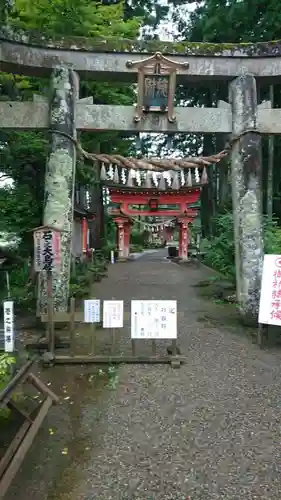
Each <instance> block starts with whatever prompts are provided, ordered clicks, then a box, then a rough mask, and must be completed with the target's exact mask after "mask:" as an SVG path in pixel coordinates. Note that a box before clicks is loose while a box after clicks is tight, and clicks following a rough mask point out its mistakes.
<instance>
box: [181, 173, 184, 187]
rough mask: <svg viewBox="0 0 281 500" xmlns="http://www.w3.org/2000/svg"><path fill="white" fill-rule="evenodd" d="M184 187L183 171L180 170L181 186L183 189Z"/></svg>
mask: <svg viewBox="0 0 281 500" xmlns="http://www.w3.org/2000/svg"><path fill="white" fill-rule="evenodd" d="M184 185H185V178H184V171H183V170H181V186H182V187H183V186H184Z"/></svg>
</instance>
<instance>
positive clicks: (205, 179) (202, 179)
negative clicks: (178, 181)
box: [201, 167, 208, 184]
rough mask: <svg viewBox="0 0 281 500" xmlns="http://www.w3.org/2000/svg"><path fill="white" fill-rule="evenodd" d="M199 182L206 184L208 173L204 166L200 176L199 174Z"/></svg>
mask: <svg viewBox="0 0 281 500" xmlns="http://www.w3.org/2000/svg"><path fill="white" fill-rule="evenodd" d="M201 184H208V174H207V169H206V167H204V168H203V172H202V176H201Z"/></svg>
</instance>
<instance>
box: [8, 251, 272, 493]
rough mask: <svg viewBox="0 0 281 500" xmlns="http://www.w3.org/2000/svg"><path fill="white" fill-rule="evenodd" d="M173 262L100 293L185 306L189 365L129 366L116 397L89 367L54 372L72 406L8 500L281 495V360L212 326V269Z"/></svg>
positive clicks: (54, 423)
mask: <svg viewBox="0 0 281 500" xmlns="http://www.w3.org/2000/svg"><path fill="white" fill-rule="evenodd" d="M163 255H164V253H163V252H159V253H154V254H151V255H147V256H143V257H141V258H140V259H138V260H136V261H135V262H132V263H127V264H117V265H114V266H111V268H110V273H109V277H108V278H107V279H105V280H104V281H103V282H102V283H101V284H100V286H99V296H100V297H101V298H107V299H110V298H113V297H115V298H120V299H124V300H125V303H126V307H127V308H128V304H129V301H130V299H133V298H143V299H152V298H155V299H177V300H178V310H179V312H180V315H179V325H178V327H179V338H180V346H181V350H182V352H183V353H184V354H185V355H186V356H187V363H186V364H185V365H184V366H182V367H181V368H180V369H179V370H172V369H171V368H170V367H169V366H165V365H159V366H141V365H139V366H135V365H129V366H122V367H120V368H119V369H118V383H117V386H116V388H115V389H114V388H113V389H111V390H109V391H107V396H106V397H104V396H102V394H103V392H102V391H101V392H97V389H93V387H92V386H91V383H90V382H89V380H90V378H89V379H87V381H85V378H83V376H80V373H82V372H83V371H84V368H83V369H82V368H79V370H78V372H77V371H76V372H75V369H74V368H73V367H68V368H61V367H58V368H57V367H56V368H54V369H52V371H49V372H47V375H46V374H45V377H49V378H51V379H52V383H53V387H54V388H58V387H59V386H60V387H62V389H61V391H60V393H61V394H62V395H63V394H65V393H66V394H68V396H67V397H69V398H70V403H73V404H72V406H71V404H69V401H68V400H67V401H63V403H64V404H62V405H61V406H60V407H58V408H57V409H54V410H52V412H51V413H50V415H49V417H48V421H47V422H46V423H45V426H44V428H43V429H42V430H41V431H40V435H39V437H38V439H37V440H36V441H35V443H34V445H33V449H32V450H31V452H30V454H29V456H28V457H27V459H26V461H25V464H24V466H23V468H22V471H21V472H20V473H19V474H18V476H17V479H16V480H15V482H14V484H13V485H12V487H11V488H10V491H9V493H8V494H7V496H6V498H5V500H15V499H19V500H111V499H112V500H125V499H127V500H129V499H139V500H149V499H153V500H166V499H170V500H184V499H187V498H189V497H190V498H191V500H216V499H228V500H240V499H241V500H242V499H243V500H254V499H257V500H263V499H264V500H278V499H280V498H281V475H280V472H281V470H280V469H281V432H280V428H281V427H280V426H281V391H280V381H281V364H280V361H281V355H280V352H279V350H278V349H273V350H271V351H260V350H259V348H258V347H257V346H256V345H255V344H253V343H252V342H251V341H250V340H249V339H248V338H246V336H243V335H237V334H235V333H233V329H232V331H231V328H230V327H228V326H225V327H224V326H220V327H218V326H214V323H213V324H210V323H208V322H205V323H204V322H202V317H203V316H204V315H205V314H209V313H210V314H213V315H217V317H220V315H222V314H225V310H224V306H220V305H216V304H214V303H213V302H210V301H204V300H203V299H202V298H200V296H198V295H197V294H196V289H194V288H193V287H192V285H193V284H196V283H198V281H199V280H202V279H204V278H206V276H207V271H206V269H205V268H203V269H197V268H193V267H191V268H187V267H180V266H177V265H176V264H172V263H169V262H167V261H164V260H163V259H160V257H163ZM229 311H230V313H229V314H230V315H231V310H230V309H229ZM212 325H213V326H212ZM237 329H240V330H241V328H240V327H237ZM237 333H239V332H237ZM62 370H64V372H62ZM58 378H59V380H58ZM62 380H65V381H66V382H64V384H65V385H64V386H62ZM63 387H64V388H63ZM49 427H52V428H53V429H55V433H54V435H52V436H50V435H49V432H50V431H48V428H49ZM64 448H65V449H66V451H65V454H64V453H63V451H62V450H63V449H64ZM62 453H63V454H62ZM44 467H45V469H44Z"/></svg>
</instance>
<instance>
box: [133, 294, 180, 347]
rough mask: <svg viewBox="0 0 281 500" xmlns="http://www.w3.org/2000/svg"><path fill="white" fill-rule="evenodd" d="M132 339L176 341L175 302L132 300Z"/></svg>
mask: <svg viewBox="0 0 281 500" xmlns="http://www.w3.org/2000/svg"><path fill="white" fill-rule="evenodd" d="M131 338H132V339H176V338H177V301H176V300H132V301H131Z"/></svg>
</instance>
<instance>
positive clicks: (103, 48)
mask: <svg viewBox="0 0 281 500" xmlns="http://www.w3.org/2000/svg"><path fill="white" fill-rule="evenodd" d="M0 39H2V40H8V41H13V42H17V43H21V44H29V45H33V46H39V47H46V48H52V49H68V50H74V51H78V50H80V51H85V52H123V53H124V52H125V53H126V52H127V53H153V52H156V51H159V52H162V53H163V54H171V55H183V56H206V57H208V56H218V57H219V56H222V57H231V56H235V57H267V56H280V55H281V41H280V40H273V41H269V42H259V43H256V44H253V43H208V42H184V41H183V42H163V41H160V40H149V41H145V40H126V39H121V40H120V39H118V38H101V39H95V38H86V37H85V38H83V37H68V38H58V37H50V36H48V35H41V34H40V33H39V32H36V31H28V32H27V31H23V30H19V29H13V28H11V27H2V28H0Z"/></svg>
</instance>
